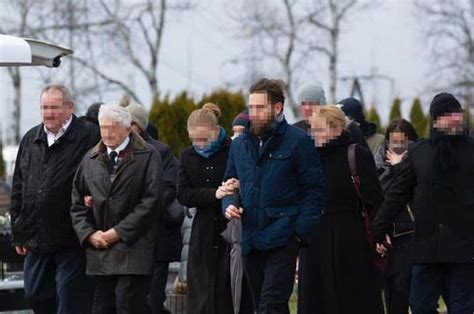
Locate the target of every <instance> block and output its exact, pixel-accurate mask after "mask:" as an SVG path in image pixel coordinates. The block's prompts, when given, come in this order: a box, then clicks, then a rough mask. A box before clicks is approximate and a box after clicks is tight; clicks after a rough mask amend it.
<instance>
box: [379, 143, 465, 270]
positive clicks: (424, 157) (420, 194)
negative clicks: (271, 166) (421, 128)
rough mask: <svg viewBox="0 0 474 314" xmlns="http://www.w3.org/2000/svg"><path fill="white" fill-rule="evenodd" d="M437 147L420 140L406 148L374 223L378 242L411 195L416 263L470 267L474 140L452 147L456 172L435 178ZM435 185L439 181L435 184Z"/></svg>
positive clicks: (442, 174) (444, 173)
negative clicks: (458, 264)
mask: <svg viewBox="0 0 474 314" xmlns="http://www.w3.org/2000/svg"><path fill="white" fill-rule="evenodd" d="M435 152H436V145H434V144H433V143H432V142H431V140H429V139H428V140H423V141H419V142H417V143H415V144H413V145H412V146H410V147H409V149H408V157H407V158H406V159H405V160H404V161H403V162H402V163H401V164H400V165H401V167H402V169H401V170H400V172H399V174H398V176H397V178H396V180H395V182H394V183H393V185H392V186H391V188H390V190H389V191H388V193H387V194H386V195H385V202H384V203H383V205H382V206H381V207H380V211H379V213H378V214H377V216H376V218H375V219H374V221H373V224H372V225H373V231H374V239H375V240H377V241H381V240H382V239H383V237H384V235H385V234H386V233H387V232H389V231H390V228H391V225H392V223H393V222H394V220H395V219H396V217H397V216H398V214H399V212H401V211H403V210H404V208H405V205H406V204H407V202H408V201H409V200H410V199H411V198H412V195H413V213H414V215H415V239H414V243H413V262H414V263H473V262H474V232H473V229H474V209H473V208H474V184H473V182H474V158H473V156H474V139H473V138H471V137H467V136H466V137H463V138H462V139H460V140H459V141H456V142H455V143H453V153H454V156H456V159H457V164H458V168H457V169H456V170H452V171H447V172H438V173H437V174H438V178H437V179H436V176H435V173H434V171H435V170H434V166H433V163H434V156H435ZM436 181H437V182H436Z"/></svg>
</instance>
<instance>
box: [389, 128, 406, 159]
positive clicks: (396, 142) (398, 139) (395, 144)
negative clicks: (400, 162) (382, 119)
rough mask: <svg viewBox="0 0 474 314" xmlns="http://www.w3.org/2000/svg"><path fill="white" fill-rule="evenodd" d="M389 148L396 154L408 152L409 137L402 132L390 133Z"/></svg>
mask: <svg viewBox="0 0 474 314" xmlns="http://www.w3.org/2000/svg"><path fill="white" fill-rule="evenodd" d="M388 148H389V149H391V150H392V151H393V152H395V153H396V154H398V155H400V154H403V153H404V152H406V151H407V150H408V137H407V136H406V134H405V133H403V132H400V131H395V132H390V135H389V141H388Z"/></svg>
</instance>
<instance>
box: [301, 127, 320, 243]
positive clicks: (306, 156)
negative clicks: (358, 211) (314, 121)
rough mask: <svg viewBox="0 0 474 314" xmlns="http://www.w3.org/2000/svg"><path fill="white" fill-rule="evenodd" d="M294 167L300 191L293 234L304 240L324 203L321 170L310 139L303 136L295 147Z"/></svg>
mask: <svg viewBox="0 0 474 314" xmlns="http://www.w3.org/2000/svg"><path fill="white" fill-rule="evenodd" d="M295 165H296V171H297V175H298V183H299V185H300V188H301V190H302V194H301V201H300V206H299V207H300V210H299V215H298V217H297V220H296V224H295V232H296V235H297V236H298V237H300V238H304V237H305V236H306V235H307V234H309V232H310V231H311V228H312V227H313V225H314V224H315V223H317V222H318V221H319V220H320V218H321V215H322V214H323V208H324V203H325V199H324V196H325V183H324V173H323V168H322V165H321V161H320V158H319V153H318V151H317V150H316V147H315V145H314V142H313V141H312V140H311V137H309V136H305V137H304V138H303V139H301V140H300V143H299V144H298V146H297V147H296V153H295Z"/></svg>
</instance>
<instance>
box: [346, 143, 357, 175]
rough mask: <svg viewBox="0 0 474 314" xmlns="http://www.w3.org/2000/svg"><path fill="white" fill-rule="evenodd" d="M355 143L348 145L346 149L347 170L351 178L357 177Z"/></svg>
mask: <svg viewBox="0 0 474 314" xmlns="http://www.w3.org/2000/svg"><path fill="white" fill-rule="evenodd" d="M356 146H357V143H353V144H350V145H349V147H348V149H347V159H348V160H349V168H350V169H351V176H352V177H357V163H356V157H355V148H356Z"/></svg>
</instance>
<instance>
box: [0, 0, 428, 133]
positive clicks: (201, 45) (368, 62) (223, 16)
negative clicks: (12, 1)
mask: <svg viewBox="0 0 474 314" xmlns="http://www.w3.org/2000/svg"><path fill="white" fill-rule="evenodd" d="M0 1H6V0H0ZM197 3H198V8H197V9H196V10H195V11H193V12H191V13H189V14H186V15H185V16H182V17H179V18H176V17H173V18H170V19H168V22H169V24H168V25H167V28H166V31H165V32H166V33H165V37H164V42H163V49H162V51H161V67H160V69H159V84H160V88H161V91H162V93H168V92H169V93H171V94H174V93H176V92H179V91H181V90H183V89H188V90H190V91H191V93H192V94H193V95H196V96H200V95H202V94H203V93H206V92H210V91H211V90H212V89H214V88H218V87H221V86H223V85H224V84H225V83H229V82H230V83H234V87H236V88H240V87H242V86H241V85H240V84H241V82H242V77H243V76H244V75H245V73H246V69H245V68H244V67H243V65H242V64H241V65H231V64H230V63H229V62H228V61H229V60H231V59H233V58H235V56H238V54H239V53H241V51H242V50H243V48H245V45H246V43H245V42H242V41H239V40H236V39H235V38H234V37H233V35H232V33H231V30H230V29H231V28H230V27H228V24H229V23H230V21H229V18H228V14H227V13H226V11H225V10H226V8H227V7H228V2H226V1H218V0H202V1H198V2H197ZM340 46H341V55H340V64H339V73H340V76H349V75H364V74H370V73H371V72H372V71H374V70H375V71H376V72H377V73H379V74H384V75H388V76H391V77H393V78H394V80H395V90H394V95H392V92H391V89H390V85H389V84H388V83H387V82H383V81H380V82H379V83H378V84H375V85H374V84H365V85H363V89H364V94H365V98H366V102H367V105H371V104H372V103H373V102H374V101H375V102H376V103H377V104H378V108H379V112H380V113H381V115H382V119H383V120H384V121H385V120H386V116H387V115H388V108H389V107H390V105H391V101H392V99H393V96H399V97H401V98H402V99H403V100H405V102H404V106H403V110H404V113H405V114H406V115H407V114H408V110H409V107H410V106H411V102H412V100H413V98H414V97H417V96H420V97H421V98H422V101H423V103H424V105H425V107H426V106H427V102H428V101H429V100H430V97H431V96H432V95H431V91H430V86H429V85H428V84H429V80H428V79H427V78H428V73H429V70H430V64H431V63H430V60H429V56H430V53H429V51H428V48H427V44H426V42H425V41H424V39H423V36H422V34H421V29H420V25H419V24H418V21H417V18H416V16H415V14H414V8H413V1H412V0H384V1H383V2H382V5H381V6H380V7H378V8H376V9H373V10H370V11H367V12H362V13H359V14H357V16H355V17H353V18H351V19H350V20H348V23H347V24H346V27H345V30H344V33H343V35H342V38H341V45H340ZM67 62H68V61H67V60H66V59H65V60H64V61H63V65H65V64H67ZM311 62H314V67H315V69H316V70H315V71H313V73H310V74H309V75H308V77H304V78H302V80H305V81H306V80H318V81H321V82H322V83H323V86H324V87H325V88H328V72H327V70H326V65H325V60H324V59H323V58H314V60H312V61H311ZM62 70H64V68H63V69H52V70H51V71H58V73H60V72H59V71H62ZM264 70H265V73H267V75H268V76H274V75H275V74H276V73H278V71H277V69H276V68H264ZM23 74H24V76H25V83H24V88H23V92H24V103H23V108H22V109H23V115H22V130H23V132H25V131H26V130H28V129H29V128H31V127H32V126H34V125H35V124H37V123H38V122H39V121H40V117H39V104H38V98H39V93H40V90H41V88H42V86H41V84H39V83H38V80H37V71H36V70H35V69H31V68H24V69H23ZM127 77H128V78H129V79H130V80H134V81H133V82H134V86H135V88H136V90H137V91H138V92H139V93H140V94H142V95H145V96H146V92H144V90H146V88H144V87H143V83H142V82H141V81H140V80H139V79H136V78H134V75H133V70H130V71H129V73H128V75H127ZM0 80H1V87H0V88H1V89H0V105H1V111H0V114H1V117H2V119H1V122H2V127H3V128H4V127H5V125H6V124H8V123H7V121H6V117H7V112H6V108H7V104H8V103H9V102H11V99H12V96H13V93H12V90H11V87H10V82H9V78H8V75H7V74H6V73H5V69H0ZM349 91H350V90H349V86H347V85H344V84H341V85H340V86H339V90H338V98H344V97H347V96H348V94H349ZM120 97H121V93H119V92H117V93H110V94H108V95H106V97H105V98H106V99H104V100H105V101H117V100H118V99H119V98H120Z"/></svg>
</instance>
